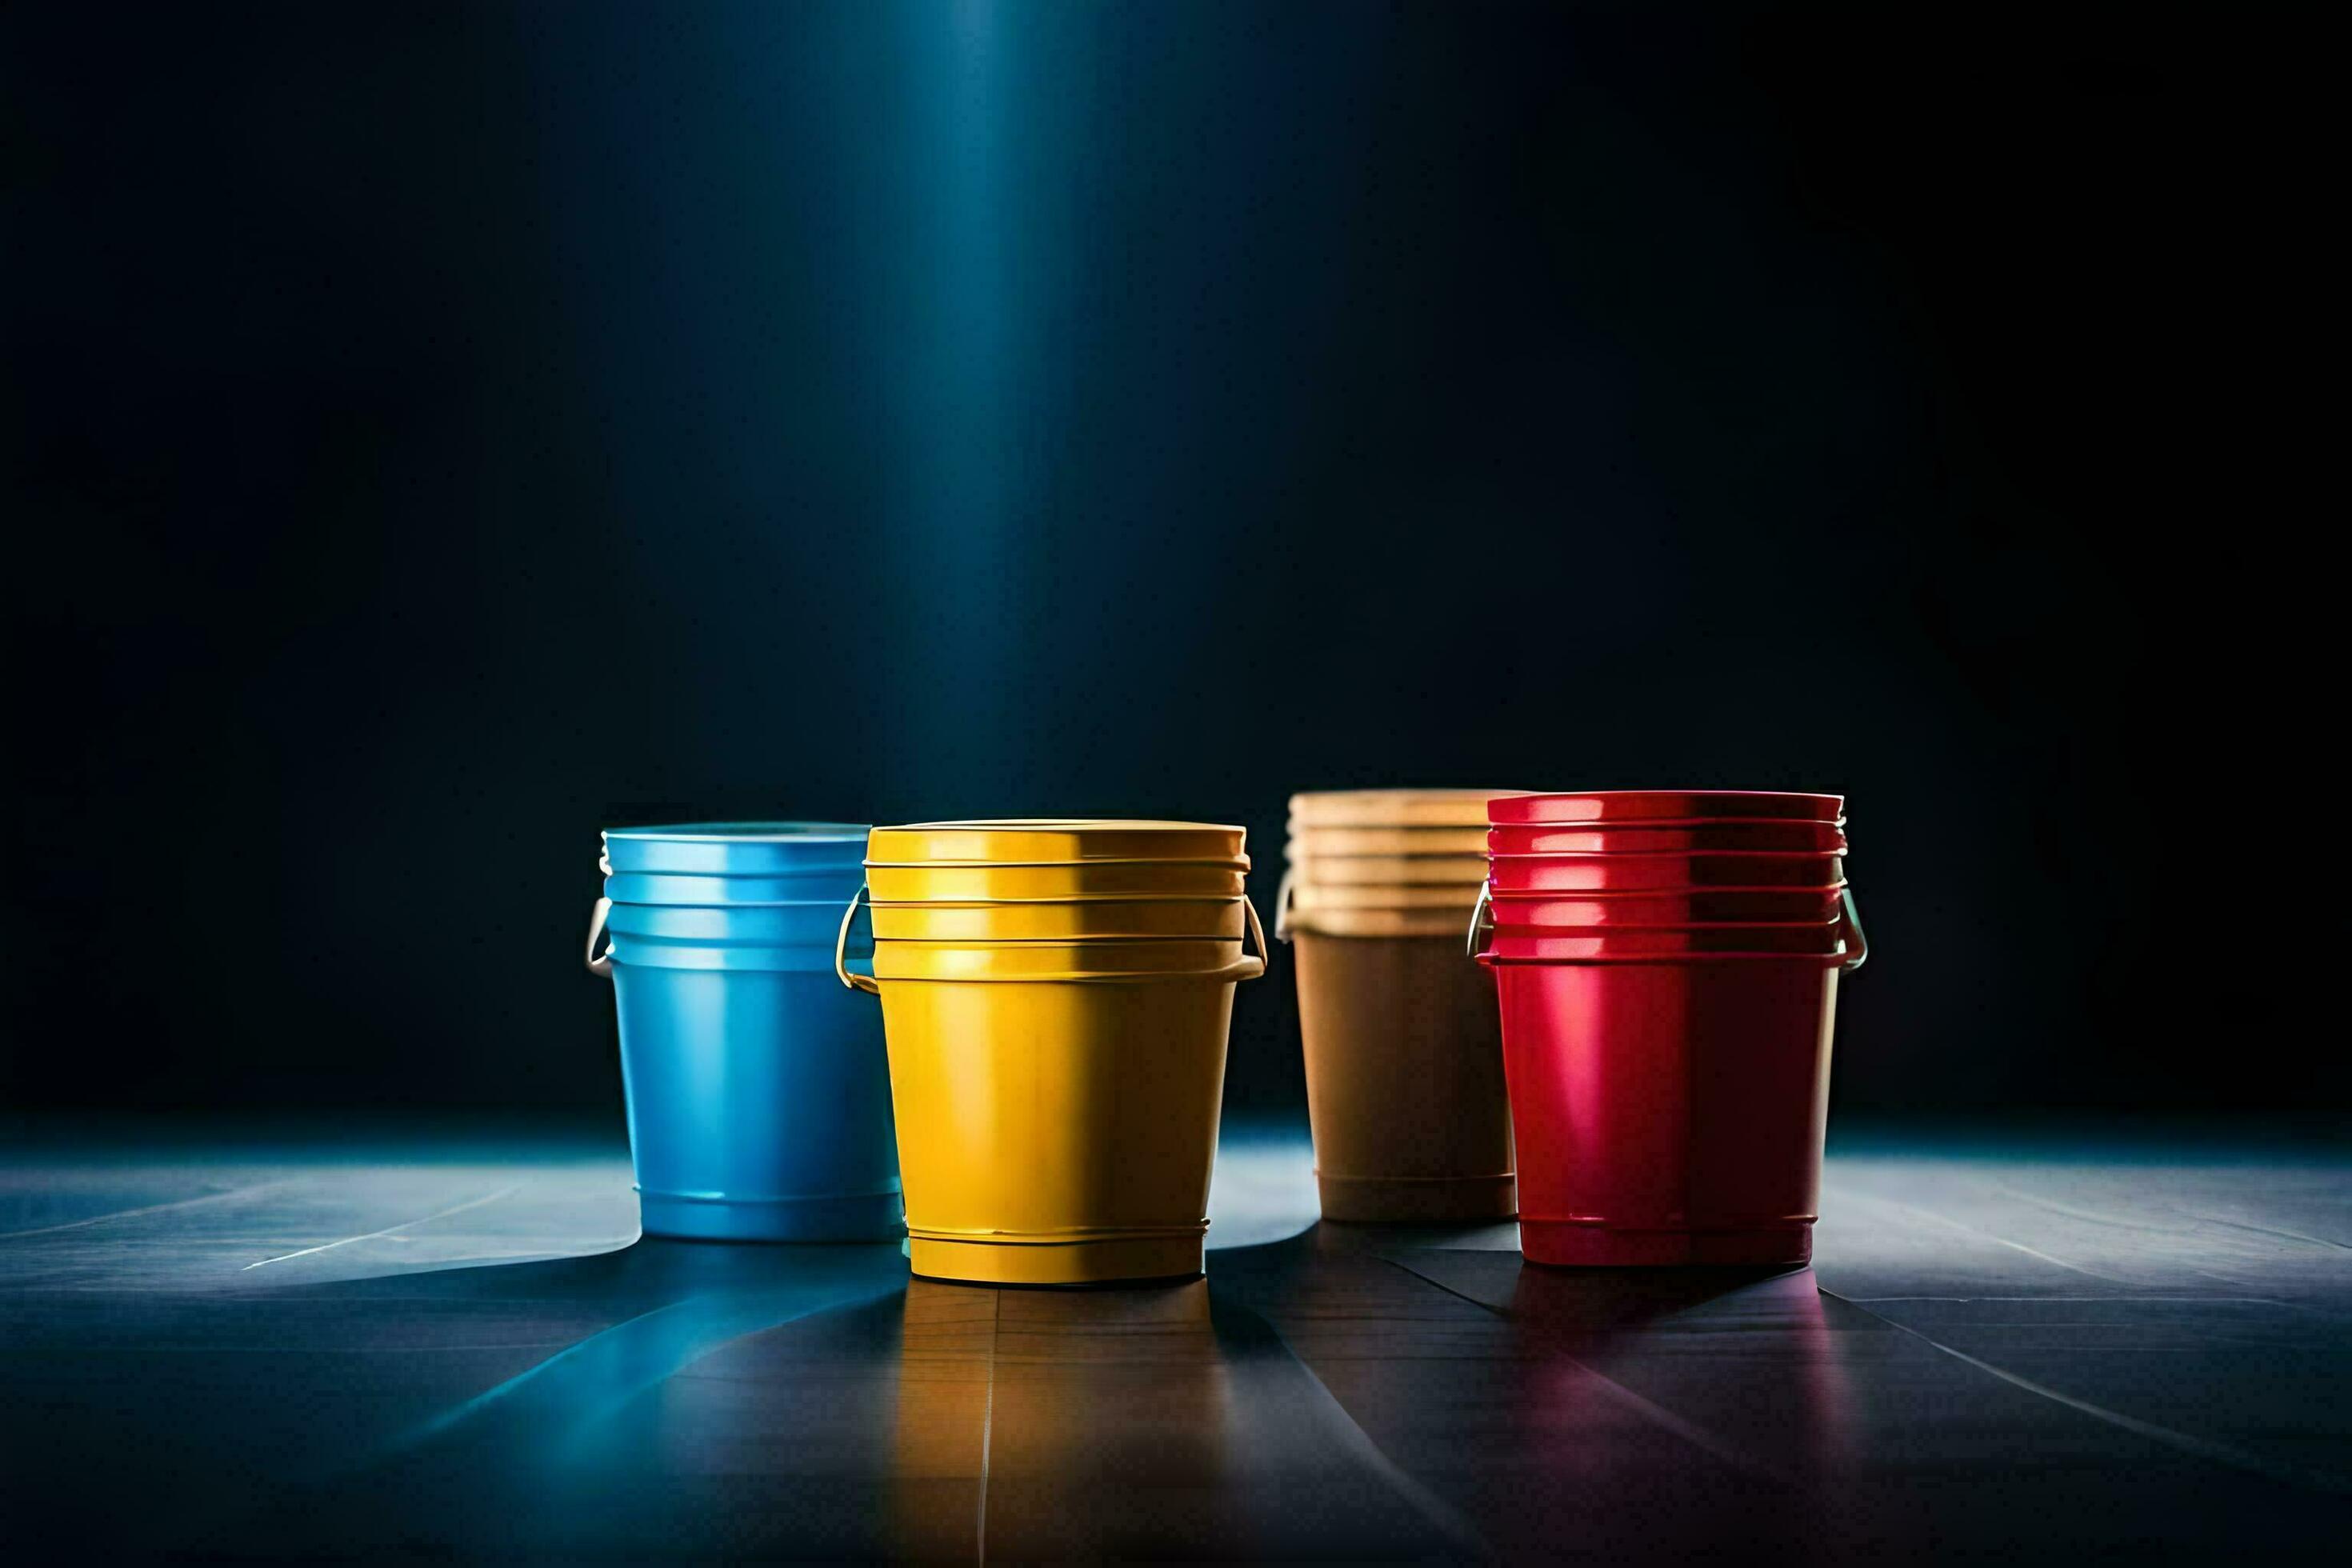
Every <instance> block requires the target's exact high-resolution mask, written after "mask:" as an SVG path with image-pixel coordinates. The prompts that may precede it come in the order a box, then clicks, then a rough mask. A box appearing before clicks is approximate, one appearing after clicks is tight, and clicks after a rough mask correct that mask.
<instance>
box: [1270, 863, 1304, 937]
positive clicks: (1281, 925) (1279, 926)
mask: <svg viewBox="0 0 2352 1568" xmlns="http://www.w3.org/2000/svg"><path fill="white" fill-rule="evenodd" d="M1297 875H1298V868H1297V867H1296V866H1285V867H1284V868H1282V880H1281V881H1280V882H1277V883H1276V884H1275V889H1274V940H1275V941H1276V942H1288V941H1289V940H1290V899H1291V895H1292V894H1294V893H1296V892H1297V890H1298V889H1297V887H1296V886H1295V885H1294V883H1293V880H1292V879H1294V878H1296V877H1297Z"/></svg>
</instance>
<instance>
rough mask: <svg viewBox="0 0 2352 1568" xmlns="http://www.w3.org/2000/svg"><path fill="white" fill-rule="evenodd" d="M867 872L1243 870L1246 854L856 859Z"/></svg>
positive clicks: (1247, 861) (1246, 862) (1247, 863)
mask: <svg viewBox="0 0 2352 1568" xmlns="http://www.w3.org/2000/svg"><path fill="white" fill-rule="evenodd" d="M859 864H860V865H862V866H864V867H865V868H866V869H868V870H870V871H989V870H995V869H997V868H1014V867H1029V866H1085V867H1087V868H1095V867H1098V866H1207V867H1212V868H1216V869H1219V870H1225V871H1247V870H1248V869H1249V868H1250V858H1249V857H1248V856H1246V855H1234V856H1223V855H1219V856H1202V857H1192V858H1177V857H1173V856H1171V857H1168V858H1161V857H1160V856H1157V855H1119V856H1097V857H1093V858H1087V859H1077V860H864V861H860V862H859Z"/></svg>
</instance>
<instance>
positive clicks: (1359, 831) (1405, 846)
mask: <svg viewBox="0 0 2352 1568" xmlns="http://www.w3.org/2000/svg"><path fill="white" fill-rule="evenodd" d="M1289 831H1290V837H1289V841H1288V843H1286V845H1285V846H1284V847H1283V858H1285V859H1286V860H1300V859H1315V858H1323V857H1328V856H1333V855H1483V854H1485V853H1486V832H1487V830H1486V828H1484V827H1469V826H1465V827H1307V826H1303V825H1301V824H1299V823H1297V822H1293V823H1291V824H1290V829H1289Z"/></svg>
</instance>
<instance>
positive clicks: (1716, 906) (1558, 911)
mask: <svg viewBox="0 0 2352 1568" xmlns="http://www.w3.org/2000/svg"><path fill="white" fill-rule="evenodd" d="M1843 902H1844V894H1843V890H1842V889H1836V888H1819V889H1813V888H1784V889H1727V890H1717V891H1697V892H1693V891H1689V890H1687V889H1685V890H1681V891H1675V892H1660V893H1638V892H1637V893H1570V894H1551V893H1498V894H1496V895H1495V896H1494V897H1493V900H1492V908H1493V910H1494V923H1495V928H1496V930H1497V931H1514V930H1520V931H1524V930H1527V929H1530V928H1536V927H1544V926H1608V927H1625V926H1631V927H1636V928H1639V927H1644V926H1674V927H1683V926H1712V925H1726V924H1746V923H1748V922H1750V921H1774V922H1779V921H1828V920H1834V919H1836V918H1837V914H1838V911H1839V910H1840V908H1841V907H1843Z"/></svg>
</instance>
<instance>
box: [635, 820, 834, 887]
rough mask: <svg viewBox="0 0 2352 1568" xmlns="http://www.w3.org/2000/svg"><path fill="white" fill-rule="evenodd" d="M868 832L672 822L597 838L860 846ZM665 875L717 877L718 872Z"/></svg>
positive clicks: (830, 825)
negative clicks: (851, 844)
mask: <svg viewBox="0 0 2352 1568" xmlns="http://www.w3.org/2000/svg"><path fill="white" fill-rule="evenodd" d="M872 831H873V830H872V829H871V828H869V827H866V826H860V825H858V824H856V823H852V822H674V823H660V824H655V825H652V826H643V827H607V828H604V829H603V830H602V831H601V833H600V835H599V837H603V838H605V839H607V840H610V839H614V838H624V839H627V840H628V841H629V842H631V843H633V844H832V843H856V844H864V843H865V842H866V835H867V834H868V833H870V832H872ZM667 874H668V875H677V876H717V875H721V874H722V873H718V872H674V873H667ZM724 874H725V875H730V876H732V875H753V874H754V873H749V872H744V873H736V872H729V873H724ZM764 874H766V875H773V873H764Z"/></svg>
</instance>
